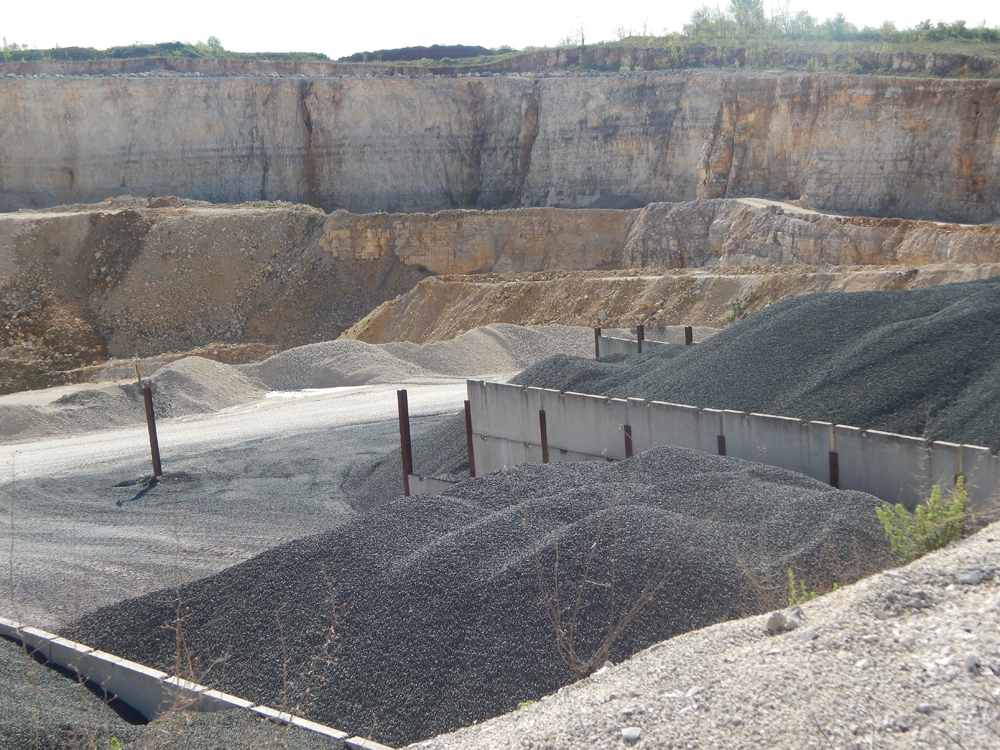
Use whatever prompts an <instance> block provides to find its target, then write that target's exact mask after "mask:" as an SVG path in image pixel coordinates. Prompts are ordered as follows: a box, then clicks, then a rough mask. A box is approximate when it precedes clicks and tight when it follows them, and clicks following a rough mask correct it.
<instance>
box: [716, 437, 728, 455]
mask: <svg viewBox="0 0 1000 750" xmlns="http://www.w3.org/2000/svg"><path fill="white" fill-rule="evenodd" d="M718 444H719V455H720V456H724V455H726V436H725V435H719V439H718Z"/></svg>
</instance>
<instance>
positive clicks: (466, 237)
mask: <svg viewBox="0 0 1000 750" xmlns="http://www.w3.org/2000/svg"><path fill="white" fill-rule="evenodd" d="M929 262H939V263H940V262H947V263H962V264H984V265H983V269H985V270H979V271H975V272H973V271H971V270H968V269H966V270H955V269H952V270H949V271H934V272H932V273H926V272H923V273H922V275H921V276H920V278H921V283H936V282H934V281H933V280H934V279H947V280H961V279H966V278H971V277H972V276H971V274H973V273H976V274H983V273H990V271H989V270H988V269H989V268H990V267H991V266H990V265H989V264H992V263H1000V227H996V226H987V225H984V226H961V225H955V224H946V225H939V224H934V223H931V222H922V221H911V220H903V219H872V218H865V217H837V216H823V215H819V214H816V213H815V212H809V211H808V210H804V209H800V208H798V207H795V206H790V205H785V206H784V207H782V206H778V205H774V204H769V203H767V202H765V201H756V202H755V201H744V200H721V199H719V200H699V201H693V202H687V203H673V204H651V205H649V206H647V207H645V208H642V209H633V210H615V209H588V210H582V211H580V210H570V209H552V208H533V209H512V210H507V211H494V212H484V211H467V210H455V211H443V212H439V213H436V214H419V213H418V214H351V213H348V212H346V211H335V212H334V213H332V214H324V213H323V212H322V211H321V210H319V209H314V208H310V207H308V206H302V205H293V204H289V203H253V204H244V205H241V206H218V205H211V204H206V203H199V202H195V201H181V200H179V199H176V198H160V199H155V200H153V201H147V200H146V199H138V198H130V197H122V198H117V199H113V200H108V201H105V202H104V203H101V204H97V205H92V206H69V207H63V208H59V209H52V210H47V211H39V212H17V213H13V214H6V215H0V303H2V308H0V316H2V318H0V390H2V391H11V390H22V389H25V388H29V387H38V386H43V385H51V384H56V383H63V382H72V381H74V380H77V379H79V378H81V377H84V376H85V375H86V374H87V373H88V371H87V370H86V369H85V368H86V367H87V366H89V365H91V364H93V363H95V362H98V361H100V360H103V359H105V358H107V357H121V358H127V357H134V356H137V355H138V356H151V355H159V354H163V353H166V352H171V351H189V350H192V349H198V350H199V351H198V353H199V354H202V355H203V356H210V357H212V358H217V359H221V360H222V361H226V362H231V363H236V362H245V361H248V360H249V359H251V358H253V357H259V356H266V355H267V354H270V353H273V351H274V350H275V349H276V348H281V349H284V348H289V347H293V346H298V345H301V344H306V343H311V342H315V341H322V340H328V339H333V338H336V337H337V336H339V335H340V334H341V333H342V332H343V331H344V330H346V329H347V328H349V327H350V326H352V325H353V324H355V323H356V322H358V321H359V320H360V319H361V318H363V317H364V316H366V315H368V314H369V313H371V312H372V310H374V309H375V308H376V307H377V306H378V305H380V304H381V303H383V302H386V301H387V300H394V301H393V302H392V303H390V304H389V305H388V306H386V307H383V308H380V309H379V310H377V311H376V312H375V313H373V315H372V316H371V317H369V318H367V319H365V320H364V321H362V322H361V323H359V324H358V326H357V327H356V328H355V329H354V332H352V333H351V334H349V336H351V337H360V338H365V340H370V341H379V342H384V341H391V340H410V341H425V340H435V339H439V338H449V337H451V336H453V335H455V334H456V333H458V332H460V331H462V330H468V329H469V328H472V327H475V326H478V325H488V324H490V323H498V322H510V323H519V324H532V323H552V322H561V323H569V324H573V325H596V324H597V320H598V318H597V314H598V313H599V312H601V311H602V310H603V311H605V312H606V313H607V316H608V319H607V323H606V325H608V326H613V325H621V326H631V325H634V324H635V322H637V321H638V322H645V323H647V324H660V323H671V324H691V325H699V324H704V325H711V326H713V327H719V326H722V325H725V324H726V323H727V322H728V321H729V320H730V318H731V317H732V318H733V319H735V318H738V317H740V316H741V315H743V314H745V313H746V312H748V311H751V310H753V309H756V307H759V306H760V305H761V304H766V302H768V301H772V300H774V299H780V298H782V297H784V296H788V295H790V294H800V293H803V292H805V291H817V290H821V289H828V288H837V286H838V285H840V284H842V283H844V279H846V278H847V277H844V278H841V276H843V272H841V271H837V272H834V273H832V275H831V274H830V273H826V274H819V275H818V276H817V275H816V274H812V275H810V274H809V273H806V272H794V273H791V272H788V271H787V270H785V269H783V268H782V267H783V266H785V267H788V266H823V265H845V264H851V265H854V264H867V265H869V266H870V267H872V266H878V267H884V268H885V269H888V270H883V271H881V272H876V271H871V272H869V271H865V272H863V273H862V272H857V273H854V274H852V275H850V281H849V282H848V286H850V287H851V288H862V289H870V288H883V287H884V286H885V285H886V284H895V283H901V282H899V281H897V276H898V275H899V274H900V273H901V271H900V268H901V267H902V266H904V265H914V264H920V263H929ZM746 266H761V267H763V266H771V267H772V268H771V270H769V271H767V272H766V273H764V274H763V275H764V276H765V277H767V278H769V279H770V280H769V281H767V282H766V284H765V283H764V282H760V281H755V282H753V283H752V284H751V283H750V282H748V281H746V278H749V277H746V273H745V272H740V271H738V270H736V269H737V267H746ZM701 267H715V268H720V269H724V268H728V269H730V270H726V271H723V272H720V273H718V274H716V276H718V279H717V280H716V281H712V282H710V281H708V277H707V276H705V275H704V274H703V273H702V274H693V275H692V274H680V275H678V274H673V275H671V276H667V277H665V278H664V279H660V276H661V275H662V274H663V273H664V269H672V268H701ZM594 269H604V270H600V271H599V272H597V273H596V274H595V273H589V272H591V271H593V270H594ZM623 269H649V270H643V271H642V273H643V274H644V275H645V276H649V277H652V278H654V279H657V281H656V282H655V283H652V282H651V281H650V280H649V279H645V278H636V277H635V275H634V274H632V275H631V276H630V275H628V274H625V275H618V276H615V280H613V281H610V282H607V281H602V280H601V278H602V274H603V275H605V276H608V275H613V274H615V273H617V272H618V271H621V270H623ZM557 271H560V272H561V271H565V272H576V271H586V272H588V273H589V275H588V273H584V274H583V275H581V276H579V277H576V276H572V275H570V276H567V275H559V274H556V273H554V272H557ZM491 273H493V274H496V273H502V274H504V277H503V278H502V279H501V278H499V277H495V276H489V275H488V274H491ZM524 273H531V274H542V276H538V277H537V278H535V277H532V278H530V279H528V278H526V277H523V276H518V274H524ZM907 273H911V272H909V271H907ZM912 273H917V272H916V271H913V272H912ZM432 274H443V275H445V277H444V278H443V279H442V280H439V281H435V282H433V283H428V284H425V285H423V286H420V287H417V288H416V289H414V287H415V286H416V285H417V283H418V282H419V281H420V280H421V279H425V278H427V277H428V276H430V275H432ZM456 274H487V275H485V276H482V275H471V276H456ZM741 274H742V275H741ZM838 274H839V275H838ZM751 275H752V276H753V277H754V278H757V277H758V276H761V274H751ZM907 278H908V277H907ZM510 279H518V283H515V284H512V283H509V280H510ZM740 279H742V280H740ZM816 279H822V280H820V281H817V280H816ZM924 279H929V281H927V282H924V281H923V280H924ZM501 282H502V283H501ZM543 282H544V283H543ZM762 285H763V286H764V288H761V287H762ZM411 290H413V291H412V292H411ZM251 345H252V346H251ZM213 352H216V353H213Z"/></svg>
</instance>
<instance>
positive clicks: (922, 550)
mask: <svg viewBox="0 0 1000 750" xmlns="http://www.w3.org/2000/svg"><path fill="white" fill-rule="evenodd" d="M967 494H968V493H967V492H966V489H965V480H964V478H963V477H961V476H959V477H958V480H957V481H956V482H955V488H954V489H953V490H952V491H951V492H950V493H949V496H948V498H947V499H946V498H945V497H944V495H943V493H942V491H941V487H940V486H939V485H935V486H934V488H933V489H932V490H931V495H930V497H929V498H928V500H927V503H926V504H925V505H918V506H917V508H916V510H915V511H914V512H912V513H911V512H910V511H908V510H907V509H906V508H904V507H903V506H902V505H901V504H899V503H896V505H895V506H890V505H883V506H882V507H881V508H876V509H875V512H876V513H877V514H878V518H879V520H880V521H881V522H882V526H883V527H884V528H885V533H886V536H888V537H889V544H891V545H892V551H893V552H895V553H896V555H897V556H898V557H899V560H900V562H902V563H908V562H910V561H911V560H916V559H917V558H918V557H921V556H923V555H926V554H927V553H928V552H931V551H933V550H936V549H941V548H942V547H947V546H948V545H949V544H951V543H952V542H955V541H958V540H959V539H961V538H962V519H963V518H964V516H965V505H966V499H967Z"/></svg>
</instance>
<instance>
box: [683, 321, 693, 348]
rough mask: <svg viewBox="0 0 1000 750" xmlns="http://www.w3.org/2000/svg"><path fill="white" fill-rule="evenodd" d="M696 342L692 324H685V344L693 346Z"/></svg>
mask: <svg viewBox="0 0 1000 750" xmlns="http://www.w3.org/2000/svg"><path fill="white" fill-rule="evenodd" d="M693 343H694V330H693V329H692V328H691V326H684V346H691V344H693Z"/></svg>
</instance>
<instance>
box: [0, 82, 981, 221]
mask: <svg viewBox="0 0 1000 750" xmlns="http://www.w3.org/2000/svg"><path fill="white" fill-rule="evenodd" d="M0 110H2V111H3V112H4V119H5V125H6V127H5V128H4V129H3V130H2V132H0V208H2V207H7V208H10V207H18V206H41V205H55V204H58V203H72V202H76V201H94V200H101V199H103V198H105V197H107V196H108V195H112V194H117V193H122V192H131V193H134V194H139V195H157V194H166V193H172V194H176V195H180V196H182V197H190V198H198V199H205V200H211V201H213V202H238V201H247V200H268V199H276V198H281V199H285V200H292V201H301V202H306V203H309V204H311V205H314V206H318V207H322V208H324V209H325V210H331V209H336V208H346V209H349V210H352V211H375V210H388V211H415V210H437V209H441V208H449V207H451V208H457V207H467V208H497V207H505V206H525V207H527V206H556V207H559V206H561V207H570V208H572V207H583V206H586V205H588V204H589V203H591V202H592V201H594V200H595V199H597V198H599V197H600V196H603V195H607V194H609V193H611V194H615V195H622V196H625V195H627V196H631V197H632V198H634V199H637V200H639V201H641V202H643V203H648V202H653V201H679V200H692V199H695V198H722V197H737V196H746V195H753V196H770V197H781V198H791V199H799V198H801V199H803V200H804V201H806V202H807V203H809V204H811V205H814V206H816V207H820V208H824V209H828V210H837V211H844V212H848V213H864V214H869V215H880V216H886V215H893V216H901V217H908V218H927V219H943V220H966V221H977V222H986V221H991V220H993V219H994V218H996V217H997V216H1000V187H998V185H1000V125H998V122H1000V84H998V83H997V82H990V81H982V80H980V81H976V80H926V79H897V78H887V77H877V76H840V75H832V74H822V75H820V74H817V75H785V76H773V75H763V74H746V73H731V72H716V71H709V72H692V71H684V72H675V73H648V74H634V73H633V74H629V75H627V76H610V77H563V78H536V79H530V78H524V77H517V76H494V77H489V78H475V77H473V78H468V77H462V78H433V79H419V80H411V79H400V78H392V79H375V78H312V79H309V78H259V77H247V78H241V77H225V78H223V77H217V78H175V79H171V78H60V79H37V80H35V79H32V80H25V79H2V80H0Z"/></svg>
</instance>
